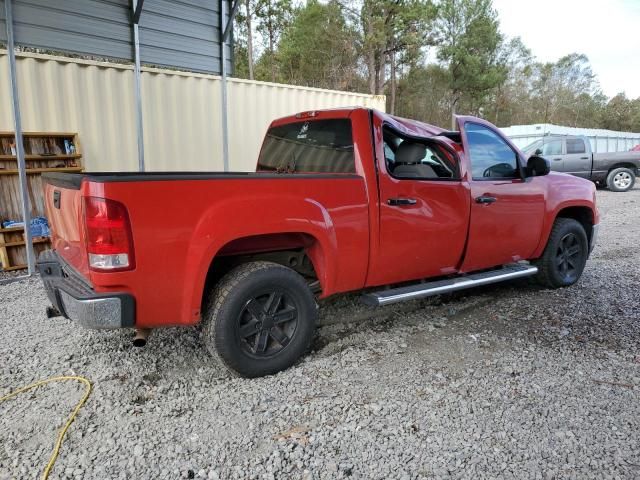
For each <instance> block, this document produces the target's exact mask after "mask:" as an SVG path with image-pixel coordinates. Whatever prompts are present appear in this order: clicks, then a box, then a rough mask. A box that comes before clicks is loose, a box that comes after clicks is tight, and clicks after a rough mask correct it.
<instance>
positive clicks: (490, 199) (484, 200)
mask: <svg viewBox="0 0 640 480" xmlns="http://www.w3.org/2000/svg"><path fill="white" fill-rule="evenodd" d="M497 201H498V199H497V198H496V197H489V196H487V195H483V196H481V197H477V198H476V203H483V204H486V205H489V204H491V203H494V202H497Z"/></svg>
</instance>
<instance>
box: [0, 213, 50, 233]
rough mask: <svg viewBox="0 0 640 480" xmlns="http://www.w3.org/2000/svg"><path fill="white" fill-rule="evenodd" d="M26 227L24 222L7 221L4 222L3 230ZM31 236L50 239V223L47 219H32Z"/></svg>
mask: <svg viewBox="0 0 640 480" xmlns="http://www.w3.org/2000/svg"><path fill="white" fill-rule="evenodd" d="M11 227H24V222H19V221H16V220H7V221H6V222H2V228H11ZM31 236H32V237H50V236H51V230H49V222H48V221H47V219H46V218H45V217H34V218H32V219H31Z"/></svg>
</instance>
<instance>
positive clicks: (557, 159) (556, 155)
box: [542, 138, 564, 172]
mask: <svg viewBox="0 0 640 480" xmlns="http://www.w3.org/2000/svg"><path fill="white" fill-rule="evenodd" d="M563 143H564V140H563V139H561V138H554V139H550V140H547V139H543V140H542V156H543V157H544V158H546V159H547V160H549V164H550V165H551V170H554V171H556V172H564V152H563V151H562V145H563Z"/></svg>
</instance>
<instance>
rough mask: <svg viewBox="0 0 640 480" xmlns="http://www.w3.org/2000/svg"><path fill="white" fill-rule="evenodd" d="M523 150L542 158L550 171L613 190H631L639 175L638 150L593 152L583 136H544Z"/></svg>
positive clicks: (639, 159)
mask: <svg viewBox="0 0 640 480" xmlns="http://www.w3.org/2000/svg"><path fill="white" fill-rule="evenodd" d="M522 150H523V151H524V152H525V153H526V154H527V155H534V154H535V155H541V156H543V157H545V158H546V159H547V160H549V163H551V170H555V171H556V172H564V173H570V174H571V175H575V176H577V177H582V178H587V179H589V180H591V181H593V182H595V183H596V184H598V185H601V186H606V187H607V188H609V189H610V190H612V191H614V192H626V191H627V190H631V189H632V188H633V185H634V184H635V181H636V176H637V175H640V152H633V151H631V152H616V153H613V152H612V153H593V152H592V151H591V143H590V142H589V140H588V139H587V137H583V136H572V135H562V136H560V135H550V136H545V137H544V138H542V139H540V140H536V141H535V142H533V143H531V144H529V145H527V146H526V147H524V148H523V149H522Z"/></svg>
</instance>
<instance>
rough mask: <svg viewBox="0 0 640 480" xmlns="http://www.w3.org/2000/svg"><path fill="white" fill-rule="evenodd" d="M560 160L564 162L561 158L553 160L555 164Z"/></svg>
mask: <svg viewBox="0 0 640 480" xmlns="http://www.w3.org/2000/svg"><path fill="white" fill-rule="evenodd" d="M559 160H562V159H561V158H554V159H553V161H554V162H557V161H559Z"/></svg>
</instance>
